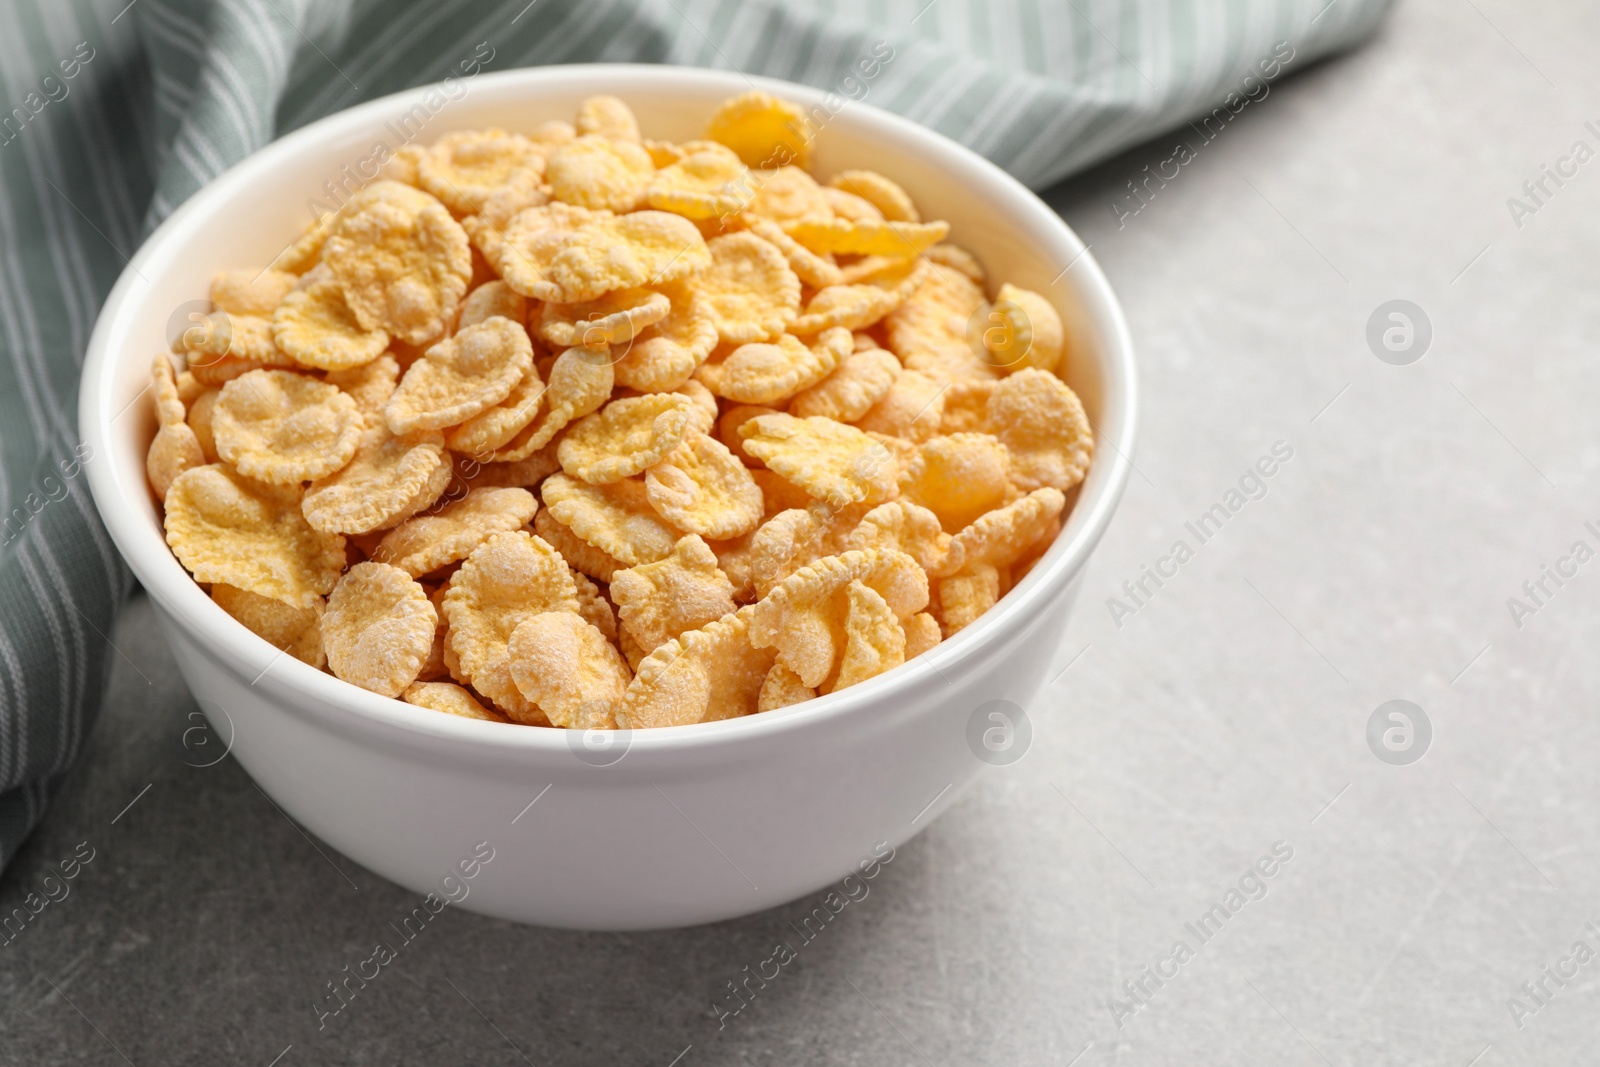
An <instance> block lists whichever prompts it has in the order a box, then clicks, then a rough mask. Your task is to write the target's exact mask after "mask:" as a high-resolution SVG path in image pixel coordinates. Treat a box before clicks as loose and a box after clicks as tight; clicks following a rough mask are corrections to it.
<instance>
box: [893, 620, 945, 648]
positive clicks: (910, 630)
mask: <svg viewBox="0 0 1600 1067" xmlns="http://www.w3.org/2000/svg"><path fill="white" fill-rule="evenodd" d="M900 625H901V627H902V628H903V629H904V630H905V633H906V659H915V658H916V657H918V656H920V655H922V654H923V653H924V652H927V651H928V650H929V649H931V648H933V647H934V646H935V645H937V644H938V643H939V642H940V641H941V640H943V638H944V632H943V631H942V630H940V628H939V620H938V619H936V618H934V617H933V616H932V615H929V614H928V613H927V612H925V611H919V612H917V613H916V614H915V615H913V616H911V617H910V618H909V619H904V620H902V621H901V624H900Z"/></svg>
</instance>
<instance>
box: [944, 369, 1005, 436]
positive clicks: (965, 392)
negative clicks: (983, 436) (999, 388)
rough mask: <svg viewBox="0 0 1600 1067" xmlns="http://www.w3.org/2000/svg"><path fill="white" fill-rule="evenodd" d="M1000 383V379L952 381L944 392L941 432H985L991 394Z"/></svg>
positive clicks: (987, 423)
mask: <svg viewBox="0 0 1600 1067" xmlns="http://www.w3.org/2000/svg"><path fill="white" fill-rule="evenodd" d="M998 384H999V381H998V380H993V381H983V382H951V383H950V387H949V388H948V389H946V390H945V392H944V415H943V417H942V418H941V419H940V420H939V432H940V433H946V434H952V433H981V432H983V430H984V428H985V427H987V426H988V425H989V420H988V406H989V395H990V394H991V393H993V392H994V388H995V386H996V385H998Z"/></svg>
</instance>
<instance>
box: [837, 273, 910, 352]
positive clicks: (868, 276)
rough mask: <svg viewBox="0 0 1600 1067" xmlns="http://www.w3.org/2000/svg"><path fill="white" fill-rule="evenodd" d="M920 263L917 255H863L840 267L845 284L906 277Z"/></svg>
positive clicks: (841, 278) (840, 275) (841, 277)
mask: <svg viewBox="0 0 1600 1067" xmlns="http://www.w3.org/2000/svg"><path fill="white" fill-rule="evenodd" d="M918 263H919V260H918V257H916V256H909V257H908V256H862V257H861V258H860V259H857V260H855V261H854V262H852V263H850V264H848V265H847V266H843V267H840V268H839V277H840V280H841V281H842V282H843V283H844V284H845V285H857V284H860V283H861V282H870V281H877V280H885V279H888V278H891V277H894V278H905V277H907V276H908V275H909V272H910V271H911V270H912V269H914V268H915V267H916V266H917V265H918ZM917 282H918V284H919V285H920V284H921V279H920V278H919V279H918V280H917ZM908 292H909V291H908ZM873 343H874V344H876V343H877V342H876V341H874V342H873Z"/></svg>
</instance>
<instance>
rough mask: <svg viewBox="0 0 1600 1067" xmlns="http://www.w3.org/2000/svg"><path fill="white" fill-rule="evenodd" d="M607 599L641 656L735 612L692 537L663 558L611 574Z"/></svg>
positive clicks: (705, 551)
mask: <svg viewBox="0 0 1600 1067" xmlns="http://www.w3.org/2000/svg"><path fill="white" fill-rule="evenodd" d="M611 596H612V599H614V600H615V601H616V604H617V613H618V615H619V616H620V617H621V620H622V628H623V629H624V630H625V631H627V632H628V634H629V635H630V636H631V637H632V638H633V640H634V641H635V642H636V643H637V645H638V646H639V648H641V649H643V650H644V651H645V652H646V653H648V652H651V651H653V650H654V649H656V648H658V647H659V646H661V645H663V644H665V643H666V642H668V641H670V640H672V639H673V638H675V637H677V636H678V635H679V634H682V633H684V632H685V631H687V630H698V629H700V628H701V627H702V626H705V625H707V624H708V623H711V622H714V621H716V620H717V619H720V618H722V617H723V616H724V615H727V614H729V613H730V612H732V611H734V610H736V609H737V607H738V605H736V604H735V603H734V602H733V584H732V583H731V582H730V581H729V580H728V576H727V575H725V574H723V573H722V571H721V569H720V568H719V566H718V563H717V557H716V555H715V554H713V552H712V551H711V549H710V548H709V547H708V546H707V545H706V543H705V542H704V541H702V540H701V539H700V538H699V537H696V536H694V535H693V534H691V535H689V536H688V537H685V538H683V539H681V540H680V541H678V543H677V544H675V545H673V547H672V552H671V553H670V554H669V555H668V556H667V557H666V558H664V559H661V560H657V561H656V562H654V563H646V564H643V565H641V566H638V567H630V568H626V569H624V570H619V571H617V572H616V574H615V575H614V576H613V577H612V579H611Z"/></svg>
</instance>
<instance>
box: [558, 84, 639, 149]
mask: <svg viewBox="0 0 1600 1067" xmlns="http://www.w3.org/2000/svg"><path fill="white" fill-rule="evenodd" d="M572 128H573V130H574V132H575V133H576V134H577V135H578V136H580V137H581V136H583V135H585V134H591V133H593V134H599V135H601V136H602V137H615V138H618V139H619V140H623V141H637V140H638V139H639V120H638V119H636V118H634V115H633V109H632V108H630V107H629V106H628V105H627V104H625V103H623V102H622V99H621V98H620V97H615V96H610V95H602V96H591V97H588V98H587V99H585V100H584V101H583V102H582V103H580V104H579V105H578V117H577V119H576V120H575V121H574V122H573V125H572ZM567 139H568V140H570V139H571V138H570V137H569V138H567Z"/></svg>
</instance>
